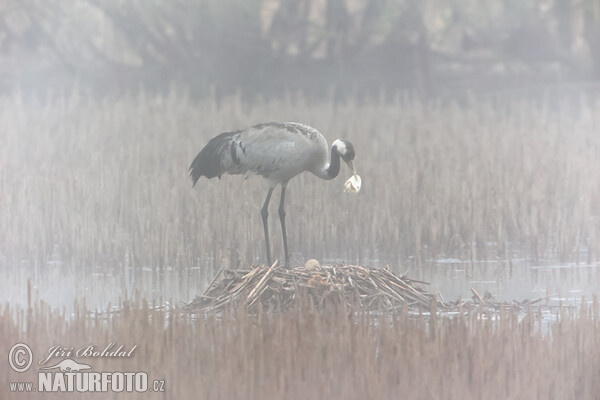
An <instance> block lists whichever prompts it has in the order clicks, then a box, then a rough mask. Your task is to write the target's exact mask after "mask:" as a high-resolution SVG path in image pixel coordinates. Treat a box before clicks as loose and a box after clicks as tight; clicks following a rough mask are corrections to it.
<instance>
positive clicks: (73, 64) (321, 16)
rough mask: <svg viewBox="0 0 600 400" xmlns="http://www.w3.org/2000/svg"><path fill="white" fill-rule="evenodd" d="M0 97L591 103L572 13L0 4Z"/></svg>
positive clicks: (586, 5) (318, 1)
mask: <svg viewBox="0 0 600 400" xmlns="http://www.w3.org/2000/svg"><path fill="white" fill-rule="evenodd" d="M0 52H1V54H2V57H1V59H0V71H1V74H0V92H2V93H14V92H15V91H19V92H20V93H23V94H25V95H34V96H42V97H43V96H47V95H48V94H56V93H70V92H72V91H73V90H78V91H81V92H84V93H89V94H93V95H100V96H106V95H112V96H119V95H122V94H123V93H137V92H139V91H140V90H143V91H145V92H151V93H166V92H168V91H169V90H173V89H174V88H175V89H177V90H181V91H185V92H186V93H189V94H190V95H191V96H193V97H195V98H202V97H204V96H207V95H210V94H211V93H212V94H216V95H217V96H226V95H231V94H235V93H241V94H242V95H243V96H244V97H246V98H249V99H252V98H256V97H257V96H264V97H275V98H276V97H281V96H284V95H285V94H286V93H290V92H300V93H302V94H304V95H305V96H308V97H310V98H312V99H318V98H326V99H332V98H333V99H335V100H344V99H356V98H364V97H375V98H379V97H380V96H384V97H389V96H393V95H395V94H396V93H397V92H398V91H403V92H410V93H413V94H416V95H419V96H424V97H456V96H464V95H465V94H467V93H470V92H475V93H482V94H487V95H495V96H498V95H502V96H512V95H520V96H523V95H525V96H535V97H543V96H556V93H557V92H558V93H561V94H564V93H569V94H572V93H573V92H577V93H580V92H584V93H590V92H591V93H597V91H598V85H597V82H598V79H599V78H600V5H599V4H598V3H597V2H593V1H583V2H581V1H574V0H554V1H552V0H528V1H515V0H503V1H497V0H483V1H458V0H451V1H446V0H428V1H422V0H404V1H403V0H250V1H247V0H245V1H242V0H225V1H221V0H195V1H192V0H173V1H117V0H82V1H77V2H72V1H69V0H62V1H61V0H57V1H52V2H49V1H43V0H12V1H11V0H8V1H5V2H3V5H2V6H1V8H0Z"/></svg>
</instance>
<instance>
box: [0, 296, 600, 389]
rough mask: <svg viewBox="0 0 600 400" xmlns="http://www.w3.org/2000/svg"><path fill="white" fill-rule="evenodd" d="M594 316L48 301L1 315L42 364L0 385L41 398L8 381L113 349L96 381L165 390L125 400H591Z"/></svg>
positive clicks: (594, 311) (8, 335) (3, 344)
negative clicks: (51, 357) (63, 349)
mask: <svg viewBox="0 0 600 400" xmlns="http://www.w3.org/2000/svg"><path fill="white" fill-rule="evenodd" d="M583 304H586V302H585V301H584V302H583ZM598 306H599V304H598V301H597V299H594V300H593V302H592V304H591V305H590V306H584V307H583V308H581V309H579V310H577V311H575V310H566V309H560V310H557V312H556V314H555V318H556V320H555V322H551V323H550V325H549V328H548V330H547V331H546V332H544V331H543V328H542V324H541V319H540V318H538V314H537V312H536V309H535V307H532V308H530V310H529V312H527V313H526V314H525V315H522V314H519V313H518V312H517V311H514V310H513V311H511V310H507V311H503V312H501V313H499V314H494V315H491V314H487V313H485V312H479V311H478V310H477V309H476V308H475V309H471V310H467V309H464V310H462V311H461V312H460V313H457V315H455V316H454V317H452V318H450V317H441V316H440V315H438V314H436V313H435V312H432V314H431V315H429V316H421V317H419V316H415V315H412V314H409V312H408V311H407V308H404V310H403V311H401V312H398V313H393V314H389V313H376V314H370V313H356V312H352V311H351V310H350V309H348V308H345V307H344V305H343V304H339V305H338V307H337V308H335V307H332V308H328V309H327V310H321V311H319V312H315V311H314V310H312V311H311V310H310V309H308V308H301V307H298V308H295V309H294V310H291V311H290V312H287V313H283V314H269V315H267V314H265V313H262V312H260V309H259V312H258V313H254V314H248V313H247V312H246V311H245V309H238V310H229V311H226V312H223V313H221V314H220V315H219V316H217V315H215V314H211V315H209V316H207V317H206V318H191V317H190V316H189V315H188V314H186V313H180V312H178V311H177V310H175V309H172V308H171V309H168V310H166V311H165V310H164V309H162V308H159V307H151V306H148V305H147V304H146V303H143V302H142V303H140V304H135V303H126V304H121V305H120V310H121V311H120V312H119V313H114V312H112V308H109V309H107V313H106V314H104V315H105V317H104V318H103V317H100V316H96V317H94V318H91V317H90V316H89V314H88V313H87V312H86V310H85V306H84V304H82V303H80V304H79V305H77V306H76V307H75V310H76V311H75V312H74V314H72V315H65V314H64V313H62V312H58V311H53V310H51V309H50V308H49V307H48V306H47V305H45V304H43V303H37V304H33V305H32V307H30V308H29V309H28V310H16V309H11V308H10V307H8V306H7V307H4V308H3V309H2V310H1V311H0V348H2V349H9V348H10V347H11V346H12V345H13V344H15V343H18V342H24V343H27V344H28V345H29V346H30V347H31V348H32V351H33V354H34V364H33V367H32V368H31V369H30V370H29V371H27V372H25V373H21V374H18V373H16V372H14V371H12V370H11V369H10V368H8V367H7V368H3V369H2V371H3V372H2V374H0V387H1V388H2V393H3V394H2V397H3V398H14V399H17V398H18V399H28V398H38V397H39V396H40V394H39V393H29V394H28V393H11V392H9V391H8V390H7V387H8V382H14V381H33V382H37V373H38V371H39V369H38V368H39V366H38V365H37V364H36V363H37V362H38V361H39V360H40V359H41V358H42V357H44V356H46V355H47V351H48V349H49V348H50V347H51V346H54V345H57V344H58V345H62V346H73V347H74V348H76V349H77V348H79V347H83V346H86V345H89V344H92V343H93V344H96V345H98V346H104V345H106V344H108V343H110V342H115V343H116V344H117V345H124V346H125V347H126V348H131V347H133V346H134V345H137V348H136V350H135V351H134V353H133V354H132V356H131V357H128V358H119V359H114V358H113V359H109V358H102V357H97V358H91V359H90V358H75V359H76V360H77V361H78V362H80V363H87V364H91V365H92V367H93V371H110V372H112V371H145V372H147V373H148V376H149V379H151V380H153V379H164V380H165V382H166V385H165V388H166V391H165V392H164V393H142V394H139V395H137V394H135V393H133V394H127V398H161V399H185V398H203V399H232V398H244V399H281V398H286V399H305V398H314V399H325V398H336V399H341V398H344V399H366V398H379V399H397V398H399V397H402V398H419V399H425V398H436V399H438V398H439V399H482V398H486V399H507V398H514V399H549V398H559V399H591V398H595V397H596V396H597V393H598V390H600V386H599V385H600V381H599V380H598V379H597V374H598V367H599V361H598V360H600V345H599V342H598V340H597V338H598V335H599V333H600V332H599V329H600V326H599V318H598V317H599V315H598V312H599V311H598V309H599V307H598ZM432 311H434V310H432ZM15 315H16V316H17V317H16V318H15ZM60 359H61V358H57V359H56V360H57V361H58V360H60ZM5 362H6V361H5ZM98 395H99V394H98V393H79V394H77V397H78V398H92V397H93V398H96V397H98ZM64 396H65V394H64V393H63V394H57V395H56V396H55V397H56V398H64ZM123 396H124V395H120V396H118V395H117V394H109V397H110V398H121V397H123ZM48 397H52V396H48Z"/></svg>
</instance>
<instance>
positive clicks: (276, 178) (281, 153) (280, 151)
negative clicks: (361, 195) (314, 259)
mask: <svg viewBox="0 0 600 400" xmlns="http://www.w3.org/2000/svg"><path fill="white" fill-rule="evenodd" d="M354 156H355V153H354V146H352V143H350V142H349V141H347V140H343V139H336V140H335V141H334V142H333V144H332V145H331V150H329V148H328V146H327V141H326V140H325V138H324V137H323V135H322V134H321V133H320V132H319V131H318V130H316V129H315V128H312V127H310V126H308V125H304V124H301V123H298V122H283V123H282V122H269V123H263V124H258V125H254V126H251V127H248V128H245V129H241V130H238V131H233V132H224V133H221V134H220V135H218V136H215V137H214V138H212V139H211V140H210V141H209V142H208V143H207V144H206V146H204V148H203V149H202V150H200V152H199V153H198V155H197V156H196V158H194V161H192V164H191V165H190V168H189V174H190V175H189V177H190V179H191V180H192V187H193V186H194V185H196V182H198V179H200V177H201V176H205V177H206V178H208V179H210V178H214V177H219V179H220V178H221V175H222V174H224V173H227V174H231V175H237V174H246V177H248V176H250V175H261V176H263V177H264V178H265V179H267V181H268V183H269V191H268V192H267V198H266V199H265V202H264V204H263V206H262V209H261V212H260V214H261V216H262V222H263V228H264V231H265V242H266V247H267V261H268V263H269V264H271V246H270V244H269V227H268V224H267V220H268V216H269V212H268V207H269V201H270V200H271V195H272V194H273V189H274V188H275V186H277V185H278V184H281V197H280V200H279V220H280V222H281V232H282V235H283V249H284V252H285V265H286V267H288V268H289V267H290V263H289V251H288V244H287V235H286V229H285V206H284V204H285V190H286V188H287V184H288V182H289V181H290V179H292V178H293V177H295V176H296V175H298V174H300V173H302V172H304V171H310V172H312V173H313V174H315V175H316V176H318V177H319V178H322V179H327V180H330V179H333V178H335V177H336V176H337V175H338V173H339V171H340V158H341V159H342V160H344V161H345V162H346V164H347V165H348V167H349V168H350V170H352V172H353V174H354V175H353V176H354V177H358V175H356V170H355V169H354V166H353V164H352V161H353V160H354ZM358 178H359V177H358ZM351 179H352V178H351ZM359 179H360V178H359ZM359 185H360V183H359ZM346 186H348V183H347V185H346ZM354 191H356V192H357V191H358V190H354Z"/></svg>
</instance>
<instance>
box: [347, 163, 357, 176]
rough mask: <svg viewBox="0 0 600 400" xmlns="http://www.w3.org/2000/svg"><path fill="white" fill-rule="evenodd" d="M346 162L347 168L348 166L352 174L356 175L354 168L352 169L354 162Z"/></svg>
mask: <svg viewBox="0 0 600 400" xmlns="http://www.w3.org/2000/svg"><path fill="white" fill-rule="evenodd" d="M346 164H347V165H348V168H350V170H351V171H352V173H353V174H354V175H356V170H355V169H354V164H352V161H346Z"/></svg>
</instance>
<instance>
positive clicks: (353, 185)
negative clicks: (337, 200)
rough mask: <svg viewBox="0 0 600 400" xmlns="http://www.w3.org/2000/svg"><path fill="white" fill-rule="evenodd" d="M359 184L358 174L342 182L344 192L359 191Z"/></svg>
mask: <svg viewBox="0 0 600 400" xmlns="http://www.w3.org/2000/svg"><path fill="white" fill-rule="evenodd" d="M360 184H361V180H360V176H358V175H356V174H354V175H352V176H351V177H350V178H349V179H348V180H347V181H346V183H344V192H352V193H358V192H359V191H360Z"/></svg>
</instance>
